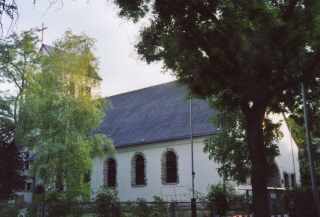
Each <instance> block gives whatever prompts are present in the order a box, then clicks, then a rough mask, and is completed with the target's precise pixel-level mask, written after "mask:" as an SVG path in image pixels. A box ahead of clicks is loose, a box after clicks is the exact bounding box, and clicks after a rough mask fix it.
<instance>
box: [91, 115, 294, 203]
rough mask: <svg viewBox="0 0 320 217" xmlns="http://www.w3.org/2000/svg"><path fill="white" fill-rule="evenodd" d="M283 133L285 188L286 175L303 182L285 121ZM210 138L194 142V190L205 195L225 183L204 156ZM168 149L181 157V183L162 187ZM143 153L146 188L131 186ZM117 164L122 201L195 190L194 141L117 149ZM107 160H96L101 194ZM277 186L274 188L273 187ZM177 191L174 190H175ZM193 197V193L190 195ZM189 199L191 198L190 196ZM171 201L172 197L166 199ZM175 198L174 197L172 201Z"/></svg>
mask: <svg viewBox="0 0 320 217" xmlns="http://www.w3.org/2000/svg"><path fill="white" fill-rule="evenodd" d="M273 118H274V120H276V121H278V120H280V119H282V120H283V117H282V116H281V115H280V116H275V117H273ZM281 130H282V132H283V134H284V137H283V138H282V139H281V140H280V141H279V142H278V144H279V150H280V154H281V155H280V156H279V157H277V158H276V160H275V161H276V166H277V168H278V170H279V171H278V173H279V176H280V179H281V185H282V187H284V181H283V179H284V173H287V174H294V173H295V177H296V183H299V182H300V173H299V162H298V148H297V145H296V143H295V142H294V140H293V139H292V138H291V136H290V131H289V129H288V126H287V124H286V122H285V121H283V122H282V126H281ZM205 138H206V137H204V136H202V137H197V138H194V139H193V145H194V148H193V152H194V171H195V180H194V188H195V190H196V191H198V192H201V193H205V192H206V188H207V187H208V185H210V184H217V183H218V182H219V181H222V177H220V176H219V175H218V173H217V170H216V169H217V165H216V164H215V163H214V162H213V161H212V160H209V158H208V154H205V153H203V148H204V144H203V140H204V139H205ZM167 148H172V149H174V150H175V152H176V153H177V155H178V163H177V164H178V167H179V168H178V176H179V183H178V184H162V182H161V156H162V154H163V152H164V151H165V150H166V149H167ZM137 151H139V152H142V153H143V154H144V155H145V157H146V164H147V165H146V176H147V177H146V178H147V185H146V186H143V187H133V186H131V159H132V157H133V155H134V154H135V153H136V152H137ZM114 157H115V158H116V161H117V173H116V174H117V175H116V180H117V181H116V182H117V187H116V188H117V190H118V191H119V196H120V199H121V201H127V200H136V199H137V198H145V199H146V200H147V201H152V200H153V196H154V195H158V196H163V195H162V193H163V188H165V187H170V186H171V187H174V186H175V187H179V186H181V187H182V188H184V189H185V188H189V189H191V187H192V175H191V141H190V139H188V138H187V139H178V140H171V141H164V142H156V143H149V144H143V142H142V143H141V144H139V145H132V146H125V147H120V148H117V153H115V154H114ZM104 160H105V159H95V164H94V168H93V174H92V188H93V190H94V191H97V190H98V189H99V187H100V186H101V185H103V184H104V183H103V163H104ZM269 187H274V186H269ZM234 188H235V189H236V190H237V191H238V192H240V193H244V191H243V190H244V189H251V185H250V184H244V185H240V186H237V185H236V184H234ZM172 191H173V190H172ZM190 195H191V192H190ZM187 197H188V196H187ZM187 197H185V198H173V199H176V200H178V201H179V200H186V199H187ZM163 198H164V199H168V197H163ZM171 199H172V198H171Z"/></svg>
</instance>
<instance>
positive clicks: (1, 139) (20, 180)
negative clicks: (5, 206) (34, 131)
mask: <svg viewBox="0 0 320 217" xmlns="http://www.w3.org/2000/svg"><path fill="white" fill-rule="evenodd" d="M12 133H13V132H12V131H11V130H10V129H8V130H7V132H2V133H1V135H0V192H1V194H0V201H8V200H12V199H14V198H15V193H16V191H19V190H21V187H22V186H24V184H25V177H24V176H22V174H23V172H24V158H23V156H24V152H23V149H22V148H21V147H18V146H16V144H15V143H14V140H13V135H12Z"/></svg>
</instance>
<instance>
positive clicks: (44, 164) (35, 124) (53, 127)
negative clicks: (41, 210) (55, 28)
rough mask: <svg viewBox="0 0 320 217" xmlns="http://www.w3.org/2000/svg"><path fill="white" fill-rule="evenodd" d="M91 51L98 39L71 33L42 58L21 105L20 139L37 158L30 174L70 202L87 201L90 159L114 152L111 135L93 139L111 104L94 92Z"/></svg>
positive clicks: (94, 63)
mask: <svg viewBox="0 0 320 217" xmlns="http://www.w3.org/2000/svg"><path fill="white" fill-rule="evenodd" d="M93 49H94V39H92V38H90V37H88V36H87V35H85V34H84V33H82V34H80V35H74V34H73V33H72V32H71V31H67V32H66V33H65V35H64V36H63V37H62V38H61V39H59V40H57V41H56V42H55V46H54V50H53V51H52V52H50V54H49V55H48V56H43V57H42V58H43V60H42V65H41V73H37V74H36V75H35V76H34V79H33V80H32V85H29V86H28V88H27V89H26V91H25V94H24V100H23V101H22V102H21V104H20V106H21V109H20V116H21V118H20V120H19V123H18V125H17V130H16V139H17V141H20V142H24V143H25V144H26V145H27V146H28V147H29V148H30V149H32V150H33V152H34V153H35V154H36V158H35V160H34V162H33V164H32V167H31V172H32V173H33V174H38V175H39V178H40V179H41V180H42V184H43V185H44V186H45V188H46V189H50V188H51V189H54V190H57V191H62V190H66V192H65V193H66V194H67V195H66V197H68V198H76V197H78V196H81V197H82V198H83V199H89V195H90V182H89V180H88V179H87V178H88V177H90V173H91V170H92V166H93V160H92V158H93V157H95V156H100V157H102V156H103V154H104V151H106V150H108V151H112V150H113V144H112V141H111V140H110V139H109V138H107V136H105V135H102V134H101V135H100V134H92V132H93V130H94V129H95V128H96V127H98V125H99V124H100V122H101V121H102V118H103V116H104V113H105V108H106V107H107V106H108V105H109V102H108V101H106V100H103V99H98V98H99V96H98V95H95V93H94V88H95V87H96V86H97V85H98V84H99V83H100V82H101V79H100V77H99V75H98V73H97V70H98V61H97V58H96V57H95V56H94V54H93ZM48 192H52V191H48ZM49 196H50V195H49Z"/></svg>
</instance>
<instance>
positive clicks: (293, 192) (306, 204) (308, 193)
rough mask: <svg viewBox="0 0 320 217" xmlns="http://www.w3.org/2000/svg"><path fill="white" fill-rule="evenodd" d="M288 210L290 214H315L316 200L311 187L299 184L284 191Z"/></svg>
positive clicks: (305, 215) (307, 216)
mask: <svg viewBox="0 0 320 217" xmlns="http://www.w3.org/2000/svg"><path fill="white" fill-rule="evenodd" d="M284 199H285V204H286V210H287V212H289V215H290V216H297V217H298V216H299V217H300V216H301V217H309V216H314V215H315V214H314V210H315V207H314V201H313V193H312V188H311V187H301V186H297V187H294V188H292V189H287V190H286V191H285V192H284Z"/></svg>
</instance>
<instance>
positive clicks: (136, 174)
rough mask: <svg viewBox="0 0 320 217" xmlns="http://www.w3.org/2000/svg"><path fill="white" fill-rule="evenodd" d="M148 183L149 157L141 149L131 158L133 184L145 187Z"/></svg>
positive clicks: (133, 185)
mask: <svg viewBox="0 0 320 217" xmlns="http://www.w3.org/2000/svg"><path fill="white" fill-rule="evenodd" d="M147 184H148V180H147V159H146V156H145V155H144V154H143V153H142V152H141V151H137V152H136V153H134V155H133V156H132V159H131V186H132V187H144V186H147Z"/></svg>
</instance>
